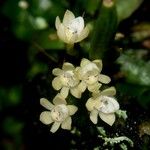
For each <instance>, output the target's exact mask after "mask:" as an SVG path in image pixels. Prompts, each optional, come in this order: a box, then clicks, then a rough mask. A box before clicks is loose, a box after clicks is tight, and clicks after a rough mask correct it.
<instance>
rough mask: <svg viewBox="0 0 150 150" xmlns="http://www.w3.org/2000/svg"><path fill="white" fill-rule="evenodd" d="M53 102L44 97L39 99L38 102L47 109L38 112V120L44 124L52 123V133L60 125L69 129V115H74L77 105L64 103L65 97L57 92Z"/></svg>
mask: <svg viewBox="0 0 150 150" xmlns="http://www.w3.org/2000/svg"><path fill="white" fill-rule="evenodd" d="M53 103H54V104H52V103H51V102H49V101H48V100H47V99H45V98H41V99H40V104H41V105H42V106H43V107H45V108H46V109H48V111H44V112H42V113H41V114H40V121H41V122H42V123H44V124H46V125H49V124H51V123H53V125H52V127H51V130H50V131H51V132H52V133H54V132H56V131H57V130H58V128H59V127H60V126H61V128H62V129H66V130H70V129H71V123H72V119H71V117H70V116H72V115H74V114H75V112H76V111H77V107H76V106H74V105H66V101H65V99H64V98H63V97H62V96H61V95H60V94H58V95H57V96H56V97H55V98H54V99H53Z"/></svg>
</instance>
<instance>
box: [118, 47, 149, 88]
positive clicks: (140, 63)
mask: <svg viewBox="0 0 150 150" xmlns="http://www.w3.org/2000/svg"><path fill="white" fill-rule="evenodd" d="M143 52H144V50H136V51H134V50H128V51H126V52H125V53H123V54H121V56H120V57H119V58H118V60H117V62H118V63H119V64H121V71H122V73H123V74H124V75H125V78H126V80H127V81H128V82H129V83H134V84H137V85H145V86H150V61H144V60H142V59H141V55H142V54H143Z"/></svg>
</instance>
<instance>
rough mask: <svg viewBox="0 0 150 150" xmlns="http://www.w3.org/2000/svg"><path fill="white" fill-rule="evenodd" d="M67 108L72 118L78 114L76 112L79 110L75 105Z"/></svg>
mask: <svg viewBox="0 0 150 150" xmlns="http://www.w3.org/2000/svg"><path fill="white" fill-rule="evenodd" d="M67 108H68V109H69V115H70V116H72V115H74V114H75V113H76V111H77V110H78V107H76V106H74V105H67Z"/></svg>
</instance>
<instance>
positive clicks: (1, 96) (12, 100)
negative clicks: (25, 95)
mask: <svg viewBox="0 0 150 150" xmlns="http://www.w3.org/2000/svg"><path fill="white" fill-rule="evenodd" d="M21 97H22V90H21V88H20V86H13V87H11V88H2V87H0V109H3V107H8V106H16V105H18V104H19V103H20V101H21Z"/></svg>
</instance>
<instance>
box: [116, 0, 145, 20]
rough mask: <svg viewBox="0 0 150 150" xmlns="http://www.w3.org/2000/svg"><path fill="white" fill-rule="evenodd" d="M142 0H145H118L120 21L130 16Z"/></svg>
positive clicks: (117, 6)
mask: <svg viewBox="0 0 150 150" xmlns="http://www.w3.org/2000/svg"><path fill="white" fill-rule="evenodd" d="M142 2H143V0H116V8H117V14H118V22H120V21H122V20H124V19H126V18H128V17H130V16H131V14H132V13H133V12H134V11H135V10H136V9H137V8H138V7H139V6H140V5H141V3H142Z"/></svg>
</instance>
